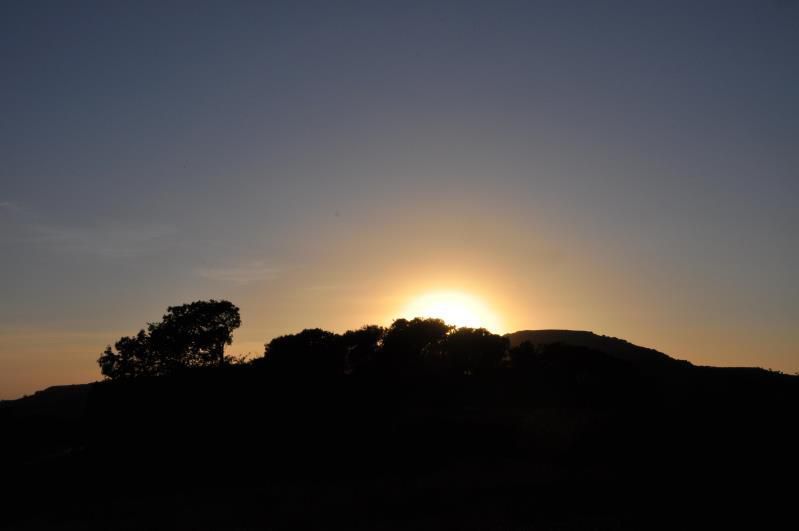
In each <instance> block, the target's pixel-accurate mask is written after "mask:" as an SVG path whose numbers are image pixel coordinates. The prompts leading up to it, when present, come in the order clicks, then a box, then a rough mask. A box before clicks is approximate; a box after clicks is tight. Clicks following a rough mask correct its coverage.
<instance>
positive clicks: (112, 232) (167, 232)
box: [0, 201, 177, 259]
mask: <svg viewBox="0 0 799 531" xmlns="http://www.w3.org/2000/svg"><path fill="white" fill-rule="evenodd" d="M0 212H3V213H4V214H5V218H6V221H7V222H8V223H7V224H6V229H7V230H6V231H5V232H6V236H7V239H9V241H14V242H18V243H27V244H33V245H37V246H44V247H46V248H48V249H51V250H53V251H57V252H64V253H70V254H79V255H89V256H94V257H100V258H108V259H116V258H132V257H135V256H139V255H143V254H147V253H148V252H151V251H153V250H155V248H156V247H157V246H158V245H159V244H160V243H162V242H163V241H165V240H167V239H168V238H170V237H171V236H174V235H175V234H176V233H177V229H176V228H175V227H172V226H168V225H157V224H139V223H132V224H125V223H116V222H112V223H105V222H101V221H98V222H97V223H95V224H93V225H72V224H68V223H64V224H60V223H52V222H49V221H47V220H43V219H42V217H41V216H40V215H38V214H37V213H36V212H35V211H32V210H30V209H27V208H23V207H22V206H20V205H18V204H16V203H13V202H11V201H0Z"/></svg>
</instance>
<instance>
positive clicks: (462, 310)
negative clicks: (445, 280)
mask: <svg viewBox="0 0 799 531" xmlns="http://www.w3.org/2000/svg"><path fill="white" fill-rule="evenodd" d="M401 314H402V317H405V318H407V319H412V318H414V317H435V318H438V319H443V320H444V321H445V322H446V323H447V324H451V325H455V326H467V327H470V328H486V329H488V330H490V331H492V332H499V331H501V330H502V322H501V319H500V318H499V316H498V315H497V314H496V313H494V312H493V311H492V310H491V308H489V306H488V305H487V304H486V303H485V302H483V301H482V300H480V299H479V298H478V297H475V296H473V295H469V294H467V293H463V292H460V291H436V292H431V293H424V294H422V295H418V296H416V297H414V298H412V299H411V300H410V301H409V302H408V304H406V305H405V307H404V308H403V309H402V312H401Z"/></svg>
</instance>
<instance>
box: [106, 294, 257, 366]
mask: <svg viewBox="0 0 799 531" xmlns="http://www.w3.org/2000/svg"><path fill="white" fill-rule="evenodd" d="M240 325H241V318H240V316H239V309H238V308H237V307H236V306H235V305H234V304H232V303H231V302H228V301H224V300H222V301H216V300H213V299H211V300H208V301H196V302H192V303H189V304H183V305H181V306H170V307H169V308H167V313H166V314H165V315H164V316H163V318H162V319H161V322H159V323H149V324H148V325H147V330H146V331H145V330H140V331H139V333H138V334H136V335H135V336H132V337H122V338H120V340H119V341H117V342H116V343H115V344H114V348H113V349H112V348H111V346H108V347H106V349H105V351H104V352H103V354H102V356H100V358H99V359H98V360H97V363H98V364H99V365H100V370H101V372H102V374H103V375H104V376H106V377H108V378H111V379H125V378H132V377H137V376H158V375H164V374H169V373H171V372H174V371H175V370H178V369H181V368H187V367H221V366H222V365H224V364H225V362H226V361H227V360H226V358H225V345H229V344H230V343H231V342H232V341H233V330H235V329H236V328H238V327H239V326H240Z"/></svg>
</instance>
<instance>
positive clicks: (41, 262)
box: [0, 0, 799, 399]
mask: <svg viewBox="0 0 799 531" xmlns="http://www.w3.org/2000/svg"><path fill="white" fill-rule="evenodd" d="M797 57H799V3H797V2H793V1H789V0H782V1H780V0H774V1H763V0H752V1H748V2H738V1H732V0H725V1H719V2H709V1H701V0H691V1H669V2H659V1H658V2H655V1H653V2H648V1H635V2H633V1H628V2H615V1H608V2H593V1H584V2H581V1H562V0H561V1H541V2H535V1H529V2H522V1H514V2H504V1H498V0H491V1H482V2H472V1H457V2H431V1H427V2H412V1H403V2H377V1H363V2H343V1H342V2H303V1H290V2H250V1H247V2H200V1H191V2H172V1H164V0H159V1H157V2H144V1H143V2H82V1H75V2H45V1H24V2H23V1H14V0H7V1H4V2H2V3H0V81H1V82H0V249H2V254H1V256H2V260H0V398H2V399H6V398H15V397H17V396H21V395H22V394H26V393H31V392H33V391H35V390H37V389H41V388H44V387H47V386H49V385H55V384H67V383H79V382H87V381H94V380H97V379H99V378H100V374H99V369H98V367H97V364H96V360H97V358H98V357H99V355H100V353H101V352H102V350H103V349H104V348H105V346H106V345H108V344H113V343H114V342H115V341H116V340H117V339H118V338H119V337H120V336H122V335H130V334H133V333H135V332H137V331H138V330H139V329H140V328H141V327H143V326H144V325H145V324H146V323H147V322H151V321H157V320H159V319H160V317H161V316H162V315H163V313H164V312H165V310H166V308H167V306H170V305H176V304H181V303H184V302H190V301H193V300H199V299H208V298H216V299H228V300H231V301H232V302H234V303H235V304H237V305H238V306H239V307H240V308H241V314H242V322H243V325H242V327H241V328H240V329H239V330H238V331H237V332H236V333H235V336H234V337H235V341H234V343H233V345H232V346H231V347H230V348H229V350H228V352H229V353H233V354H250V356H253V357H254V356H260V355H261V354H262V352H263V344H264V343H265V342H267V341H269V340H270V339H271V338H273V337H275V336H278V335H281V334H285V333H290V332H296V331H299V330H302V329H303V328H311V327H321V328H325V329H328V330H333V331H344V330H347V329H351V328H356V327H359V326H361V325H363V324H366V323H378V324H388V323H390V322H391V320H392V319H393V318H396V317H400V316H404V315H403V312H404V311H405V310H406V309H407V308H415V306H414V302H413V301H415V300H416V301H418V300H419V299H418V297H425V296H427V295H426V294H430V293H438V292H442V291H443V292H451V293H459V294H461V295H463V296H468V297H470V298H472V299H473V300H476V301H479V304H480V305H481V308H487V309H488V310H486V311H488V312H491V315H492V318H491V319H489V320H488V321H487V325H488V324H490V325H492V327H493V328H495V331H497V332H510V331H514V330H519V329H539V328H567V329H580V330H592V331H595V332H597V333H601V334H606V335H611V336H616V337H622V338H625V339H627V340H629V341H632V342H634V343H636V344H641V345H644V346H648V347H653V348H657V349H658V350H661V351H664V352H666V353H668V354H670V355H672V356H674V357H677V358H681V359H687V360H690V361H692V362H694V363H697V364H713V365H724V366H762V367H766V368H772V369H774V370H781V371H784V372H790V373H794V372H797V371H799V326H797V325H799V280H798V279H797V271H798V270H799V269H797V259H799V236H797V229H799V208H797V200H799V145H798V144H799V121H798V120H797V118H798V117H799V98H797V94H798V93H799V88H797V87H798V86H799V60H797ZM417 306H418V305H417Z"/></svg>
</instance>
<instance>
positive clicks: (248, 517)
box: [0, 334, 799, 530]
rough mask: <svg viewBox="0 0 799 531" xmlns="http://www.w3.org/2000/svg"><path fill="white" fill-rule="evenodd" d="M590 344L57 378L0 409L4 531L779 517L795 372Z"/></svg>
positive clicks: (793, 430) (534, 524) (791, 447)
mask: <svg viewBox="0 0 799 531" xmlns="http://www.w3.org/2000/svg"><path fill="white" fill-rule="evenodd" d="M536 337H537V336H536ZM595 337H597V336H595ZM549 339H551V338H549V336H547V335H546V334H544V335H543V336H540V340H541V341H548V340H549ZM589 339H590V338H589ZM521 340H525V341H531V340H532V341H533V342H534V340H535V337H533V336H529V337H526V338H520V341H521ZM614 341H618V340H614ZM513 342H514V338H513V337H511V343H512V344H513ZM516 343H519V341H516ZM603 345H604V343H603V344H595V345H586V344H585V342H584V341H583V342H582V343H581V342H580V341H577V340H575V342H573V343H572V344H566V343H558V344H549V345H548V346H546V347H545V348H541V347H540V346H538V347H536V348H537V350H536V354H535V356H531V357H530V358H529V359H528V360H527V362H526V363H524V364H521V363H517V365H516V366H514V367H512V368H511V367H499V368H491V369H484V370H479V369H476V370H468V371H463V370H456V369H452V368H445V369H441V368H433V369H431V368H418V369H415V370H407V371H381V370H363V371H356V372H353V373H351V374H328V373H324V372H318V371H317V372H315V371H307V370H306V371H298V370H275V369H274V368H273V367H269V366H267V365H265V364H261V365H258V364H252V365H239V366H229V367H224V368H218V369H203V370H187V371H185V372H180V373H178V374H174V375H172V376H162V377H152V378H139V379H135V380H131V381H120V382H103V383H97V384H90V385H85V386H67V387H58V388H51V389H48V390H46V391H43V392H40V393H38V394H36V395H34V396H31V397H27V398H24V399H20V400H18V401H14V402H8V403H5V404H3V406H2V408H0V433H2V443H0V444H2V446H1V447H0V449H1V450H2V455H1V456H0V467H1V468H0V469H1V470H2V471H3V472H2V479H0V483H2V489H3V493H2V505H3V507H2V509H3V510H2V514H0V526H4V527H6V528H9V529H50V528H52V529H274V528H277V529H281V528H294V529H296V528H322V529H328V528H340V527H344V528H361V529H441V528H447V529H566V530H568V529H674V528H700V527H702V528H720V527H721V526H726V525H731V524H735V525H738V526H741V525H743V526H746V527H749V528H751V529H764V528H768V529H771V528H780V529H782V528H792V527H793V526H794V524H795V522H793V521H794V520H795V519H796V511H795V503H796V495H797V490H798V489H797V483H799V475H797V472H798V471H799V466H798V463H799V458H798V457H797V448H799V444H798V443H799V430H797V423H796V420H797V416H796V412H797V405H799V378H797V377H794V376H786V375H782V374H779V373H774V372H770V371H765V370H761V369H721V368H710V367H695V366H692V365H690V364H688V363H686V362H679V361H676V360H672V359H671V358H668V357H667V356H665V355H661V354H660V353H657V352H655V351H649V352H650V353H653V354H651V355H648V356H647V355H643V357H641V356H637V355H636V354H635V352H636V351H634V350H630V349H629V348H627V347H623V345H622V347H623V348H622V350H621V351H620V352H622V353H621V354H618V352H614V351H613V345H614V344H609V346H607V345H606V347H603ZM615 345H616V346H618V345H619V344H618V343H616V344H615ZM626 345H629V344H626ZM629 346H630V348H637V347H634V345H629ZM625 349H626V350H625ZM644 350H645V349H644ZM639 353H640V352H639Z"/></svg>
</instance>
